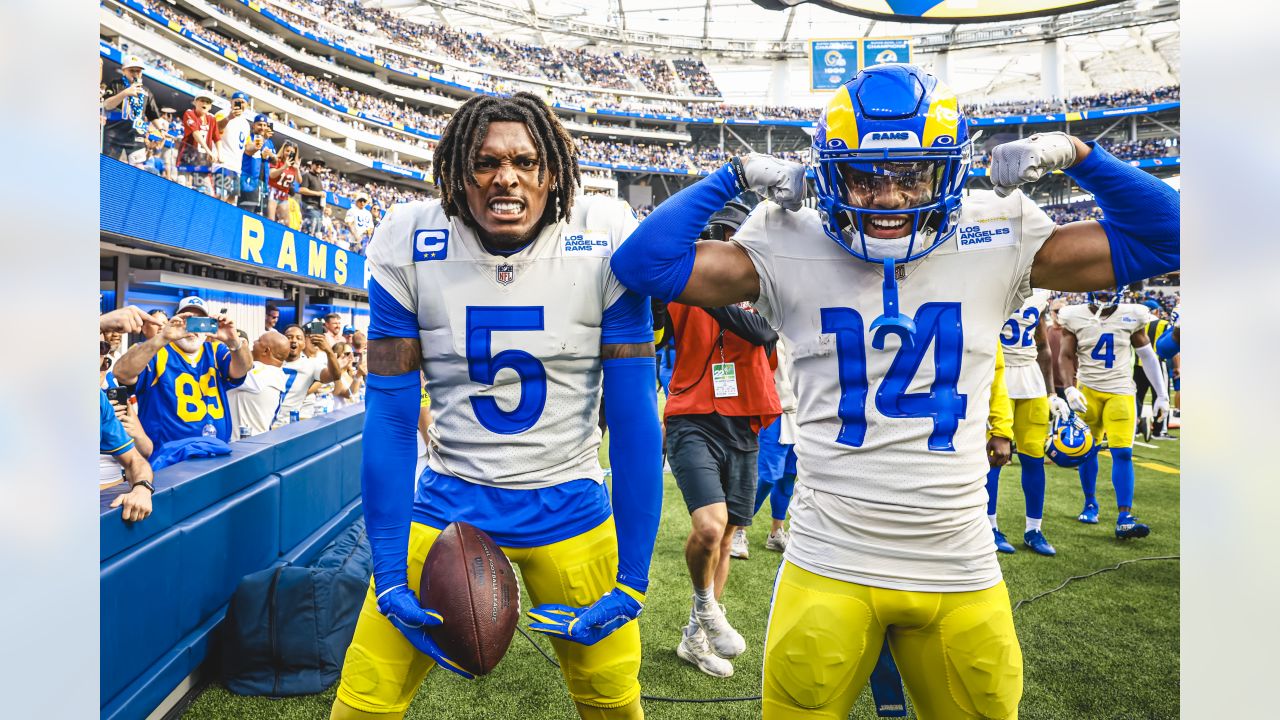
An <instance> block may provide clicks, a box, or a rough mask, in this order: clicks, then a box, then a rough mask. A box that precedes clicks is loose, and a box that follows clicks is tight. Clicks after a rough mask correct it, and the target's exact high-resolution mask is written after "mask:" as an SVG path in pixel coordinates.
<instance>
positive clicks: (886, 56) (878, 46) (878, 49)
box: [859, 38, 911, 68]
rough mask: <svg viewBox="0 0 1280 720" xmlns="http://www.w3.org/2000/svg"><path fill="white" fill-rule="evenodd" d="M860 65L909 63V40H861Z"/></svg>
mask: <svg viewBox="0 0 1280 720" xmlns="http://www.w3.org/2000/svg"><path fill="white" fill-rule="evenodd" d="M859 42H861V43H862V53H861V55H862V65H861V67H864V68H868V67H871V66H872V65H879V64H881V63H909V62H911V38H863V39H862V40H861V41H859Z"/></svg>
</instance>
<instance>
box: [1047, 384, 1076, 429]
mask: <svg viewBox="0 0 1280 720" xmlns="http://www.w3.org/2000/svg"><path fill="white" fill-rule="evenodd" d="M1071 389H1072V390H1075V388H1071ZM1049 417H1050V418H1051V419H1052V420H1055V421H1057V422H1066V420H1067V418H1069V417H1071V408H1069V407H1067V401H1066V400H1063V399H1062V398H1060V397H1058V396H1057V395H1050V396H1049Z"/></svg>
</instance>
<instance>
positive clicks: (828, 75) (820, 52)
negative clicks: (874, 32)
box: [809, 40, 858, 90]
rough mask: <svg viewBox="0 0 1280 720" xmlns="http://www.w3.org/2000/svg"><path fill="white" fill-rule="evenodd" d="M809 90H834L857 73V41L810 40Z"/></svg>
mask: <svg viewBox="0 0 1280 720" xmlns="http://www.w3.org/2000/svg"><path fill="white" fill-rule="evenodd" d="M809 56H810V58H811V61H812V64H813V73H812V76H811V77H812V80H811V82H810V89H813V90H835V89H836V88H838V87H840V86H841V85H843V84H844V83H845V81H846V80H848V79H849V78H851V77H853V76H854V75H855V74H857V72H858V41H857V40H812V41H810V43H809Z"/></svg>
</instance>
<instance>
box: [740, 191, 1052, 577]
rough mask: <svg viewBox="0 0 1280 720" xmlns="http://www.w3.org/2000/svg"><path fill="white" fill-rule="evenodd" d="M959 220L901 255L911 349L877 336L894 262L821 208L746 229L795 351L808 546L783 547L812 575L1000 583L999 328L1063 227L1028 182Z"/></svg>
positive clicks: (966, 209)
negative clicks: (991, 422)
mask: <svg viewBox="0 0 1280 720" xmlns="http://www.w3.org/2000/svg"><path fill="white" fill-rule="evenodd" d="M958 221H959V229H958V231H957V232H956V234H955V236H954V237H953V238H952V239H951V240H949V241H947V242H946V243H944V244H943V245H942V246H940V247H938V248H937V249H935V250H934V251H933V252H932V253H930V254H928V255H926V256H925V257H924V258H922V259H920V260H916V261H914V262H911V263H908V264H906V265H905V266H900V267H901V270H902V273H901V274H900V276H899V281H898V299H899V308H900V311H901V312H902V314H904V315H906V316H908V317H911V318H912V319H913V320H914V322H915V325H916V333H915V345H914V347H913V348H911V349H907V348H901V347H900V342H899V340H898V337H897V336H896V335H890V336H888V337H887V338H886V340H885V343H884V349H883V350H877V349H876V348H875V347H874V346H873V344H872V342H873V341H872V337H873V335H872V333H871V331H870V327H871V323H872V321H874V320H875V319H876V317H877V316H879V315H880V314H881V313H882V312H883V295H882V283H883V271H882V267H883V266H882V265H881V264H879V263H869V262H866V261H863V260H859V259H858V258H855V257H853V256H852V255H850V254H849V253H848V252H846V251H845V250H843V249H841V248H839V247H837V246H836V243H835V242H834V241H832V240H831V239H830V238H829V237H828V236H827V235H826V234H825V232H824V231H823V227H822V222H821V220H820V218H819V215H818V213H817V212H816V211H814V210H808V209H806V210H802V211H800V212H795V213H792V212H786V211H784V210H782V209H781V208H779V207H778V206H777V205H774V204H772V203H767V204H765V205H764V206H762V207H761V208H759V209H757V211H756V212H754V213H752V215H751V216H750V217H749V218H748V219H747V221H746V223H744V224H743V226H742V228H741V229H740V230H739V232H738V233H737V234H736V235H735V236H734V242H737V243H738V244H739V245H741V246H742V247H743V248H745V249H746V251H747V254H748V255H749V256H750V258H751V260H752V262H753V263H754V265H755V268H756V271H757V274H758V275H759V276H760V297H759V299H758V300H757V301H756V303H755V306H756V308H757V309H758V310H759V311H760V313H761V314H762V315H763V316H764V317H765V318H766V319H768V321H769V323H770V324H771V325H772V326H773V328H774V329H775V330H777V331H778V332H779V334H781V335H782V338H783V340H784V341H785V342H786V344H787V347H788V349H790V350H791V352H792V356H793V363H794V364H793V374H792V380H793V382H794V384H795V390H796V395H797V398H798V401H799V408H798V416H797V422H798V425H799V431H798V436H797V441H796V455H797V458H798V461H799V464H798V470H799V472H798V473H797V482H798V485H797V490H796V493H797V495H796V497H797V499H798V501H799V502H798V507H797V505H793V506H792V507H793V516H794V521H793V534H792V537H793V538H794V539H795V540H799V541H800V542H799V543H798V544H797V546H796V549H795V551H794V552H793V551H792V550H791V549H790V547H789V549H788V553H787V558H788V559H789V560H792V561H793V562H797V564H800V565H801V566H802V567H805V568H806V569H809V570H811V571H813V572H817V573H819V574H822V575H825V576H828V577H837V578H840V579H846V580H850V581H853V582H861V583H864V584H871V585H876V586H882V587H893V588H899V589H907V590H956V591H963V590H971V589H980V588H982V587H988V586H990V585H992V584H994V583H995V582H998V581H999V578H1000V575H999V565H998V564H996V562H995V560H994V553H992V552H991V534H990V530H989V529H987V526H986V519H985V517H984V515H985V512H984V511H983V510H981V508H982V506H984V505H985V503H986V500H987V495H986V490H985V476H986V472H987V469H988V464H987V459H986V451H985V447H986V430H987V428H986V422H987V414H988V413H987V409H988V405H989V402H990V392H991V381H992V377H993V375H994V372H995V353H996V343H995V342H993V341H992V336H993V335H994V334H995V333H996V332H997V331H999V329H1000V327H1001V325H1002V323H1004V321H1005V319H1006V318H1007V317H1008V316H1009V313H1011V312H1012V311H1013V310H1015V309H1017V308H1018V307H1020V306H1021V304H1022V301H1023V300H1024V299H1025V298H1026V297H1027V296H1028V295H1029V294H1030V293H1031V287H1030V275H1031V263H1032V260H1033V259H1034V258H1035V255H1036V252H1037V251H1038V250H1039V249H1040V247H1041V246H1042V245H1043V244H1044V242H1045V240H1046V239H1048V237H1049V236H1050V234H1052V232H1053V229H1054V224H1053V221H1052V220H1051V219H1050V218H1049V217H1048V216H1047V215H1046V214H1045V213H1044V211H1042V210H1041V209H1040V208H1039V207H1037V206H1036V205H1035V204H1034V203H1033V202H1032V201H1031V200H1030V199H1028V198H1026V197H1025V196H1024V195H1023V194H1022V193H1020V192H1015V193H1013V194H1012V195H1010V196H1009V197H1007V198H1000V197H998V196H996V195H995V194H994V193H992V192H989V191H975V192H972V193H969V194H968V195H966V196H965V198H964V201H963V205H962V210H961V212H960V215H959V219H958ZM904 242H905V241H904ZM801 488H804V489H805V491H804V492H802V491H801ZM950 510H954V511H956V512H950V513H949V512H938V511H950ZM948 525H949V526H948ZM806 536H807V537H806ZM795 540H793V542H794V541H795ZM871 556H874V557H876V558H878V560H875V561H868V560H867V558H868V557H871ZM917 561H919V562H917ZM975 572H976V573H977V575H976V576H975Z"/></svg>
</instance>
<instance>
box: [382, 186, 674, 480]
mask: <svg viewBox="0 0 1280 720" xmlns="http://www.w3.org/2000/svg"><path fill="white" fill-rule="evenodd" d="M636 225H637V221H636V219H635V214H634V213H633V212H632V211H631V209H630V208H629V207H628V206H627V205H626V204H625V203H623V202H621V201H619V200H617V199H612V198H597V197H579V198H577V199H576V200H575V203H574V208H573V212H572V217H571V218H570V219H569V220H568V221H566V222H561V223H554V224H551V225H549V226H547V227H546V228H544V229H543V231H542V232H541V233H540V234H539V235H538V237H537V238H535V239H534V241H533V242H532V243H530V244H529V245H528V246H526V247H525V248H524V249H523V250H521V251H520V252H517V253H515V254H513V255H511V256H509V257H504V256H500V255H493V254H490V253H488V252H487V251H485V250H484V248H483V247H482V246H481V244H480V242H479V240H478V239H477V238H476V235H475V233H474V232H473V231H472V230H471V229H470V228H468V227H466V226H465V225H464V224H463V223H462V222H453V221H450V220H449V218H447V217H445V215H444V211H443V210H442V209H441V207H440V203H439V201H435V200H428V201H420V202H411V203H405V204H402V205H396V206H395V207H394V208H393V209H392V211H391V212H390V213H389V214H388V215H387V217H386V218H385V219H383V221H382V223H381V224H380V225H379V227H378V229H377V232H376V233H375V234H374V239H373V241H372V243H371V244H370V246H369V255H368V258H369V265H370V268H371V273H372V275H373V278H374V279H375V280H376V281H377V283H378V284H379V285H380V286H381V287H382V288H383V289H385V290H386V291H387V292H388V293H389V294H390V295H391V296H392V297H393V298H394V299H395V300H396V301H398V302H399V303H400V304H401V305H403V306H404V307H405V308H407V309H410V310H412V311H413V312H414V313H415V314H416V315H417V319H418V330H419V333H418V334H419V338H420V340H421V343H422V362H423V365H422V367H423V371H424V372H425V373H426V376H427V387H428V390H429V391H430V395H431V413H432V415H433V417H434V419H435V424H434V426H433V430H432V442H431V444H430V448H429V450H428V458H427V462H428V465H429V466H430V468H431V470H433V471H435V472H436V473H439V474H441V475H448V476H453V477H458V478H462V479H463V480H465V481H467V482H470V483H476V484H480V485H489V486H493V487H502V488H517V489H536V488H544V487H550V486H553V485H559V484H561V483H565V482H569V481H571V480H577V479H583V478H590V479H593V480H595V481H596V482H597V483H601V482H603V474H602V471H601V469H600V464H599V461H598V459H597V456H596V452H597V449H598V448H599V445H600V434H599V430H598V429H597V425H596V422H597V417H598V414H597V413H598V409H599V401H600V383H601V377H602V375H601V363H600V345H601V343H602V342H603V343H634V342H652V340H653V328H652V325H651V320H650V319H649V314H648V299H647V298H639V297H638V296H635V295H634V294H633V293H629V292H626V290H625V289H624V288H623V287H622V285H621V284H620V283H619V282H618V281H617V280H616V279H615V278H614V276H613V273H612V271H610V270H609V258H610V257H611V256H612V254H613V250H614V248H615V247H617V245H618V244H619V243H621V242H622V240H623V239H624V238H626V237H627V236H628V235H629V234H630V233H631V231H632V230H633V229H635V227H636ZM633 300H634V301H636V302H638V303H640V304H639V305H637V307H638V308H639V309H643V310H644V312H643V316H642V317H640V316H639V315H634V317H635V318H636V322H634V323H621V324H622V325H625V326H626V327H622V328H619V327H617V326H618V325H619V323H617V322H614V318H615V317H616V315H617V313H616V312H615V311H616V309H617V308H619V307H621V306H622V305H629V304H635V303H633V302H632V301H633ZM606 309H608V310H606ZM631 316H632V315H629V317H631ZM630 325H635V326H636V327H635V328H630Z"/></svg>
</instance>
